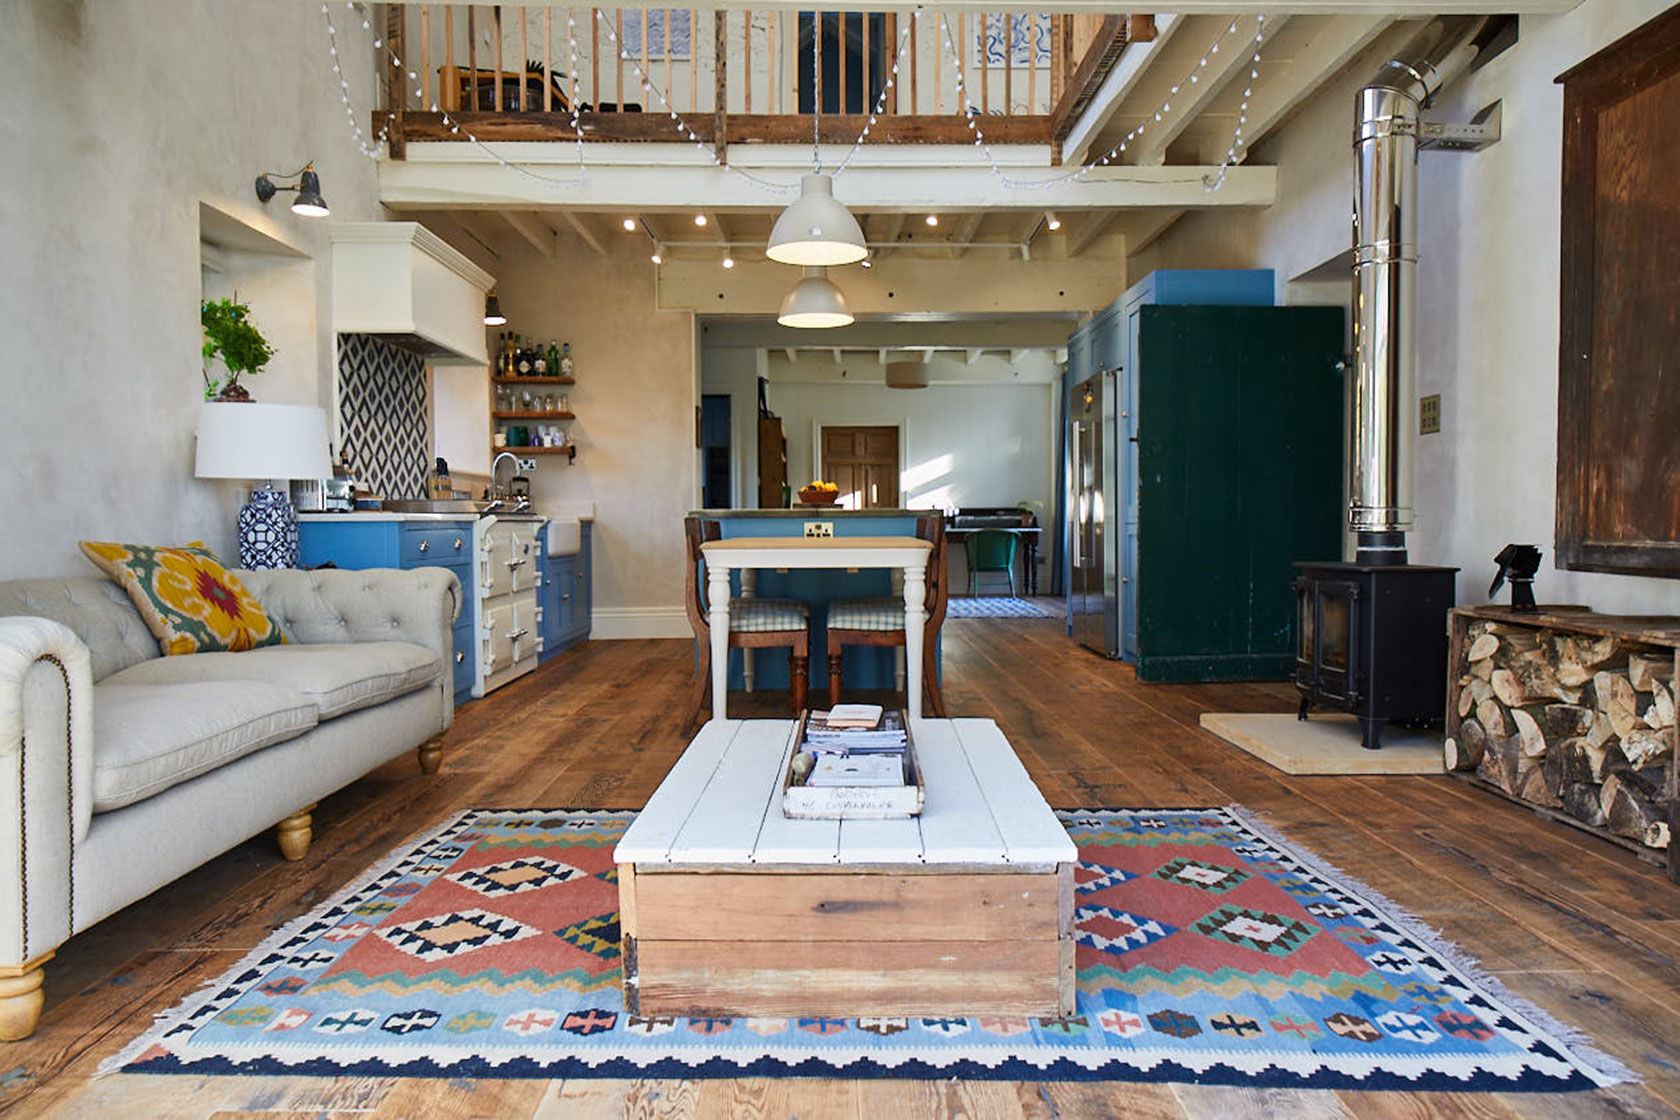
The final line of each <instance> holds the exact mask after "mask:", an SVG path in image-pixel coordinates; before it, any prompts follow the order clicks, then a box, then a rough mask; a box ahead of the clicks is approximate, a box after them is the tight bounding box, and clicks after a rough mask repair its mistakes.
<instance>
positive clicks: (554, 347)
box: [548, 338, 560, 377]
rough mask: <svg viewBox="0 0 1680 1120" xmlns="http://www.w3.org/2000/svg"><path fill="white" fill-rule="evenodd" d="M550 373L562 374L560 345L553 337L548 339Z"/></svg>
mask: <svg viewBox="0 0 1680 1120" xmlns="http://www.w3.org/2000/svg"><path fill="white" fill-rule="evenodd" d="M548 373H549V376H550V377H559V376H560V345H559V344H558V343H557V342H555V341H554V340H553V339H552V338H551V339H549V340H548Z"/></svg>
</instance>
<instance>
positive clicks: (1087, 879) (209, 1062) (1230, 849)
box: [104, 808, 1632, 1091]
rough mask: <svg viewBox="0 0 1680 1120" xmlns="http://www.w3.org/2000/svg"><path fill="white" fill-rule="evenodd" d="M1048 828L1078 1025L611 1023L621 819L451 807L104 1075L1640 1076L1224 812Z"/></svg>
mask: <svg viewBox="0 0 1680 1120" xmlns="http://www.w3.org/2000/svg"><path fill="white" fill-rule="evenodd" d="M1058 815H1059V816H1060V817H1061V819H1062V820H1063V822H1064V823H1065V824H1066V825H1067V829H1068V833H1069V835H1070V836H1072V838H1073V840H1074V842H1075V843H1076V844H1077V845H1078V846H1079V851H1080V859H1081V862H1080V864H1079V866H1078V868H1077V872H1076V875H1075V883H1076V895H1075V901H1074V906H1075V910H1076V921H1075V924H1076V927H1077V938H1078V944H1077V950H1076V964H1077V969H1078V1006H1077V1013H1076V1014H1073V1015H1070V1016H1066V1017H1059V1018H1048V1019H1025V1018H1005V1017H973V1018H958V1017H922V1018H879V1019H869V1018H863V1019H819V1018H807V1019H801V1018H763V1019H756V1018H739V1019H725V1018H681V1017H676V1018H673V1017H661V1016H646V1017H644V1016H634V1015H628V1014H626V1013H625V1011H624V1005H623V1001H622V999H621V996H620V991H619V969H618V964H619V936H618V913H617V906H618V896H617V887H616V884H615V870H614V866H613V862H612V849H613V845H614V843H615V842H616V841H617V839H618V837H619V836H620V834H622V832H623V831H624V829H625V828H626V827H627V826H628V825H629V823H630V821H631V819H632V818H633V817H634V814H633V813H628V812H581V811H555V812H547V811H537V810H526V811H501V810H496V811H493V810H469V811H466V812H463V813H461V814H459V815H458V816H456V817H455V818H454V819H452V820H450V821H449V822H448V823H447V824H445V825H443V826H442V827H441V828H437V829H435V830H434V831H432V832H431V833H429V834H428V835H426V836H424V837H423V838H421V839H419V840H418V841H417V842H414V843H413V844H411V845H409V846H407V847H406V848H405V849H403V850H402V851H400V852H398V853H397V854H395V855H394V856H393V857H392V858H390V859H389V860H387V861H386V862H385V863H383V864H382V865H380V866H379V867H376V868H374V869H373V870H372V871H370V872H369V873H368V874H367V875H366V876H364V877H363V878H362V879H361V881H359V882H357V883H356V884H354V885H352V886H351V887H349V888H348V889H346V890H344V891H342V892H341V893H340V894H339V895H338V896H337V897H335V898H334V899H333V900H331V901H330V902H328V903H326V904H325V905H323V906H322V907H320V908H319V909H317V910H316V911H315V912H313V913H311V914H308V915H306V916H304V917H302V918H299V919H297V920H295V921H293V922H291V923H289V924H288V925H287V926H285V927H284V928H283V929H281V930H279V931H278V932H277V933H276V934H274V936H272V937H271V938H269V939H268V941H267V942H266V943H265V944H263V945H262V946H260V947H258V948H257V949H256V950H254V951H253V952H252V953H251V954H250V955H249V956H248V957H246V958H245V959H244V960H243V961H241V962H240V963H239V964H238V965H236V966H235V967H234V968H233V969H232V970H231V971H229V972H228V973H227V974H226V975H225V976H223V977H222V978H220V979H219V980H217V981H215V982H214V983H212V984H210V985H209V986H208V987H206V988H205V989H203V990H201V991H200V992H198V993H197V994H195V995H194V996H193V997H191V998H189V999H188V1000H187V1001H186V1002H185V1003H184V1004H183V1005H182V1006H180V1007H178V1008H177V1009H175V1010H173V1011H171V1012H168V1013H167V1014H165V1015H163V1016H161V1017H160V1019H159V1021H158V1023H157V1024H156V1025H155V1026H154V1027H153V1028H152V1029H151V1030H149V1031H147V1032H146V1033H145V1034H144V1035H143V1036H142V1037H141V1038H139V1039H137V1040H136V1041H135V1042H134V1043H133V1044H132V1045H130V1046H129V1047H128V1048H127V1049H126V1050H125V1051H124V1052H123V1053H121V1054H119V1055H117V1056H115V1057H114V1058H112V1059H110V1060H109V1061H108V1062H107V1063H106V1065H105V1067H104V1068H105V1070H106V1071H107V1072H111V1071H116V1070H121V1071H124V1072H138V1073H185V1074H323V1075H329V1074H330V1075H339V1074H351V1075H362V1076H374V1077H390V1076H411V1077H412V1076H420V1077H481V1078H482V1077H491V1078H495V1077H552V1078H559V1077H632V1078H634V1077H742V1076H758V1077H763V1076H771V1077H776V1076H784V1077H785V1076H812V1077H835V1076H839V1077H896V1078H925V1079H933V1078H947V1077H962V1078H1005V1079H1011V1080H1045V1081H1066V1080H1112V1081H1185V1082H1198V1083H1203V1084H1237V1085H1256V1086H1258V1085H1265V1086H1291V1087H1300V1088H1363V1089H1390V1088H1393V1089H1451V1090H1500V1091H1509V1090H1534V1091H1557V1090H1573V1089H1590V1088H1594V1087H1597V1086H1603V1085H1610V1084H1614V1083H1616V1082H1618V1081H1623V1080H1628V1079H1630V1078H1631V1076H1632V1075H1631V1074H1629V1073H1628V1071H1627V1070H1626V1069H1624V1068H1623V1067H1622V1066H1620V1065H1619V1064H1618V1063H1617V1062H1616V1061H1614V1060H1613V1059H1611V1058H1608V1057H1606V1056H1605V1055H1603V1054H1600V1053H1597V1052H1595V1051H1593V1050H1592V1049H1591V1048H1590V1047H1589V1046H1587V1045H1586V1043H1585V1040H1584V1039H1582V1038H1580V1037H1579V1036H1578V1035H1577V1034H1576V1032H1574V1031H1572V1030H1570V1029H1569V1028H1567V1027H1564V1026H1562V1025H1561V1024H1559V1023H1557V1022H1555V1021H1554V1020H1552V1019H1550V1018H1549V1017H1548V1016H1546V1015H1545V1014H1544V1013H1543V1012H1540V1011H1538V1010H1537V1009H1535V1008H1533V1007H1530V1006H1528V1005H1526V1004H1524V1003H1522V1002H1520V1001H1518V1000H1516V999H1514V998H1513V997H1512V996H1510V995H1509V994H1507V993H1505V992H1504V991H1502V990H1501V989H1500V988H1499V986H1498V985H1497V983H1496V982H1494V981H1492V980H1491V979H1489V978H1486V977H1483V976H1481V975H1479V974H1478V973H1477V971H1476V970H1475V968H1474V966H1473V965H1471V964H1470V963H1468V962H1467V961H1465V960H1464V959H1463V957H1462V956H1460V955H1459V954H1458V953H1457V952H1456V951H1455V950H1453V949H1452V948H1450V947H1448V946H1446V945H1443V944H1442V943H1441V942H1440V941H1439V940H1438V939H1437V938H1435V937H1434V936H1433V935H1432V934H1431V933H1430V932H1429V931H1428V930H1426V929H1425V928H1423V927H1422V926H1421V925H1420V923H1419V922H1418V921H1417V920H1416V919H1414V918H1411V917H1409V916H1408V915H1406V914H1405V913H1403V912H1402V911H1400V910H1398V909H1397V908H1395V907H1394V906H1393V905H1392V904H1390V903H1388V902H1386V901H1384V900H1383V899H1381V898H1380V897H1378V896H1376V895H1375V894H1373V893H1372V892H1371V891H1369V890H1367V889H1365V888H1363V887H1360V886H1358V885H1357V884H1353V883H1350V882H1348V880H1347V879H1346V877H1344V876H1342V875H1341V874H1340V873H1338V872H1336V871H1335V870H1333V869H1331V868H1329V867H1327V866H1326V865H1324V864H1323V863H1321V862H1319V861H1318V860H1317V859H1316V858H1314V857H1313V856H1311V855H1309V854H1308V853H1306V852H1304V851H1302V850H1300V849H1298V848H1296V847H1294V846H1292V845H1290V844H1289V843H1288V842H1286V841H1285V840H1283V839H1282V838H1281V837H1279V836H1277V835H1275V834H1274V833H1273V832H1271V831H1270V830H1269V829H1267V828H1266V827H1264V826H1263V825H1261V824H1259V823H1258V822H1256V821H1255V820H1254V819H1253V818H1252V817H1251V816H1250V815H1248V814H1247V813H1245V812H1244V811H1242V810H1241V809H1236V808H1228V809H1189V810H1154V809H1149V810H1089V811H1088V810H1079V811H1074V812H1061V813H1059V814H1058Z"/></svg>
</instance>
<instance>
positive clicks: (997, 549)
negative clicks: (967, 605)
mask: <svg viewBox="0 0 1680 1120" xmlns="http://www.w3.org/2000/svg"><path fill="white" fill-rule="evenodd" d="M1019 544H1020V537H1019V536H1017V535H1016V534H1014V533H1011V532H1010V531H1009V530H1007V529H980V530H977V531H976V532H974V533H971V534H969V537H968V539H967V540H966V541H964V542H963V546H964V549H965V550H966V551H967V553H968V593H969V594H970V595H978V594H979V591H978V590H977V588H978V587H979V585H980V573H981V572H1004V573H1005V574H1007V575H1008V576H1009V596H1010V598H1014V597H1015V549H1016V547H1017V546H1018V545H1019Z"/></svg>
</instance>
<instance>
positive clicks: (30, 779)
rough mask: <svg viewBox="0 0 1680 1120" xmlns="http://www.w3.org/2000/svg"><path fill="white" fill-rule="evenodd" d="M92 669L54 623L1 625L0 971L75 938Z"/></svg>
mask: <svg viewBox="0 0 1680 1120" xmlns="http://www.w3.org/2000/svg"><path fill="white" fill-rule="evenodd" d="M92 717H93V670H92V667H91V658H90V655H89V653H88V648H87V646H86V645H84V644H83V643H82V640H81V639H80V638H78V637H77V636H76V634H75V632H74V631H72V630H71V629H70V628H69V627H67V626H65V625H63V624H62V623H58V622H53V621H52V620H50V619H45V618H34V617H30V616H21V615H20V616H9V617H4V618H0V966H6V965H18V964H22V963H24V962H25V961H28V960H31V959H33V958H35V957H39V956H40V955H41V954H43V953H46V952H49V951H51V950H52V949H54V948H56V947H57V946H58V945H60V944H62V943H63V942H64V940H65V939H66V938H68V937H69V936H70V934H71V933H73V932H75V930H74V924H75V918H74V915H73V913H72V909H73V906H74V886H73V884H74V876H75V850H76V846H77V844H78V843H80V842H81V841H82V840H84V839H86V837H87V832H88V826H89V824H90V823H91V822H92V819H93V718H92Z"/></svg>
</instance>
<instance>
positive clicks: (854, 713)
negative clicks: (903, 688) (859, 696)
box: [799, 704, 906, 786]
mask: <svg viewBox="0 0 1680 1120" xmlns="http://www.w3.org/2000/svg"><path fill="white" fill-rule="evenodd" d="M905 742H906V735H905V731H904V713H903V712H900V711H890V712H889V711H884V710H883V709H882V708H881V706H880V705H879V704H840V705H836V706H835V707H834V708H833V709H832V710H830V711H826V712H812V713H811V714H810V715H809V716H807V717H806V719H805V738H804V741H803V742H801V743H800V744H799V747H800V749H801V750H803V751H810V752H811V753H812V754H813V755H815V756H816V758H815V763H814V765H813V766H812V767H811V772H810V777H808V778H807V779H806V781H805V784H806V785H810V786H889V785H891V786H896V785H903V784H904V781H905V765H904V759H905Z"/></svg>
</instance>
